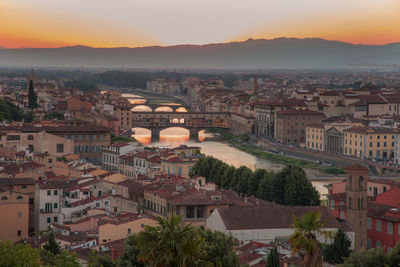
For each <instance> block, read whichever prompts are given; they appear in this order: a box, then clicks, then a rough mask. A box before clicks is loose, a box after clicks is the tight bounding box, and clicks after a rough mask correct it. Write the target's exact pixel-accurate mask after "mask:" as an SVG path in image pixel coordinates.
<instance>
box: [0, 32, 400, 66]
mask: <svg viewBox="0 0 400 267" xmlns="http://www.w3.org/2000/svg"><path fill="white" fill-rule="evenodd" d="M359 64H370V65H373V64H378V65H380V64H400V43H391V44H386V45H360V44H350V43H345V42H340V41H329V40H324V39H319V38H306V39H297V38H276V39H270V40H267V39H259V40H253V39H249V40H247V41H243V42H233V43H216V44H207V45H177V46H165V47H161V46H152V47H140V48H125V47H121V48H92V47H86V46H70V47H61V48H24V49H8V48H3V49H0V66H1V67H31V66H32V67H66V68H71V67H88V68H121V67H123V68H139V69H150V68H153V69H154V68H157V69H244V70H254V69H346V68H351V67H354V66H355V65H359Z"/></svg>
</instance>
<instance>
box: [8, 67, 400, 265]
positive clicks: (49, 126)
mask: <svg viewBox="0 0 400 267" xmlns="http://www.w3.org/2000/svg"><path fill="white" fill-rule="evenodd" d="M24 73H25V74H26V75H25V77H24V76H23V74H24ZM1 74H2V75H1V78H0V88H1V98H2V100H1V109H0V115H1V118H2V124H1V127H0V131H1V148H0V152H1V159H2V160H1V169H0V175H1V179H0V185H1V187H0V188H1V205H0V209H1V210H0V213H1V214H7V216H3V217H2V219H1V227H0V237H1V239H2V240H10V241H12V242H17V243H22V244H29V245H30V246H32V247H33V248H40V247H43V248H44V251H46V247H49V246H50V245H49V244H51V246H53V247H56V248H57V249H58V250H59V251H58V253H61V252H60V251H63V252H62V253H61V254H58V255H64V256H57V255H56V254H55V255H53V256H52V257H53V258H52V259H51V260H50V262H53V263H55V264H56V265H57V264H60V263H57V262H58V260H59V261H62V259H61V258H62V257H65V259H64V260H75V261H76V262H77V264H79V263H84V264H89V265H90V264H92V265H93V264H94V265H93V266H97V265H99V264H110V265H104V266H114V265H117V264H119V265H118V266H128V265H126V264H127V263H126V262H125V263H124V261H130V260H132V259H127V257H131V256H132V255H127V253H128V254H129V253H132V252H131V251H130V250H131V249H130V248H129V246H133V247H135V245H134V244H136V243H135V242H137V241H134V240H133V239H132V240H131V239H130V238H131V237H132V238H133V236H136V237H137V238H138V239H140V238H144V234H143V236H141V233H145V232H146V231H147V230H146V229H147V228H146V227H144V226H145V225H147V226H150V227H159V225H160V223H161V221H159V220H165V219H162V218H166V219H167V220H179V223H180V224H182V225H186V226H188V225H189V226H190V227H196V228H197V227H199V229H202V230H201V231H204V230H207V231H208V232H207V231H206V232H205V234H206V235H209V236H207V237H206V242H213V241H210V240H212V239H213V238H225V239H226V241H224V242H227V243H226V244H227V246H228V247H229V249H228V251H226V252H224V253H228V254H226V255H215V258H212V257H211V256H209V257H211V258H209V259H204V260H208V261H210V262H214V263H215V264H219V263H218V261H219V262H220V264H222V266H236V265H237V266H239V265H242V264H248V265H249V266H264V265H265V264H267V263H268V260H270V261H272V260H271V259H270V256H269V255H274V254H273V253H272V252H271V251H274V252H276V258H277V259H278V262H280V264H284V265H285V266H295V265H297V264H301V262H302V253H304V252H302V251H303V250H302V248H298V250H297V252H296V253H293V249H294V248H295V247H294V245H293V244H294V243H293V242H294V241H293V238H294V237H293V235H294V233H296V229H295V228H294V218H299V219H300V218H302V219H304V218H305V217H304V216H317V219H316V220H317V222H318V220H321V226H320V227H321V229H320V230H318V231H321V233H320V234H318V235H317V236H316V238H317V239H318V240H319V239H321V240H320V241H321V242H322V232H323V231H330V232H331V237H330V238H331V239H330V241H328V243H327V245H324V246H322V252H320V253H322V255H323V260H324V262H325V263H326V264H328V263H342V262H343V260H344V259H345V258H346V257H349V255H350V251H355V252H360V251H364V250H365V249H370V248H383V250H382V253H386V254H387V255H389V254H390V253H391V252H392V251H393V249H394V248H395V247H396V243H397V242H398V240H399V238H400V237H399V235H398V234H399V233H398V232H399V231H398V230H400V224H399V223H398V218H399V214H400V213H399V210H400V207H399V206H398V197H399V196H400V192H399V190H400V189H399V185H400V184H399V183H400V181H399V180H398V178H397V176H398V173H399V170H400V168H399V163H400V162H399V160H400V159H399V157H400V154H399V151H400V147H399V146H400V132H399V131H398V122H399V118H400V115H399V112H400V111H399V108H400V105H399V104H400V95H399V94H398V90H399V88H400V75H399V74H398V72H395V71H385V72H368V73H366V72H349V73H340V72H326V73H322V72H304V73H302V72H299V73H296V72H281V73H268V74H267V73H265V74H262V73H259V74H257V75H253V76H251V75H249V74H243V75H237V79H236V80H234V81H233V82H232V86H230V87H228V86H226V85H225V83H224V80H223V79H221V78H218V76H215V77H213V78H209V79H200V78H199V77H196V76H190V77H187V76H188V75H189V74H184V75H183V74H182V76H183V78H182V79H181V80H177V79H175V80H172V79H169V78H155V79H150V80H148V81H147V83H146V85H147V86H146V88H136V89H135V88H130V89H129V88H126V89H123V88H120V89H118V90H116V89H115V90H101V89H99V88H97V86H96V85H95V84H88V83H85V82H82V81H74V82H73V83H72V82H71V81H70V80H68V79H62V78H61V79H54V80H53V79H48V78H46V77H41V76H40V70H38V71H36V70H34V69H31V70H29V71H27V72H25V71H22V70H21V71H17V72H16V71H13V70H11V69H9V70H3V71H2V73H1ZM185 76H186V77H185ZM103 86H105V85H103ZM141 93H142V95H140V94H141ZM171 129H172V134H171V133H168V130H171ZM138 131H142V132H144V133H145V134H144V135H140V134H138ZM165 131H167V132H165ZM177 133H178V135H179V134H181V133H183V136H180V137H178V138H177V137H176V136H175V135H176V134H177ZM146 134H147V135H146ZM169 135H170V136H169ZM209 140H211V141H209ZM207 142H218V143H222V144H225V146H230V147H233V149H235V150H236V151H238V152H241V153H246V154H245V155H247V156H245V157H244V159H242V161H240V163H239V164H238V163H235V162H233V163H232V162H230V160H229V158H228V159H227V160H225V161H227V162H224V158H223V157H222V158H221V154H222V155H223V154H224V151H219V152H218V151H217V152H212V151H211V152H209V150H207V147H205V148H206V149H205V150H206V152H204V151H203V150H202V148H203V147H204V146H203V144H206V143H207ZM155 144H158V145H155ZM220 149H221V150H224V149H225V147H222V148H220ZM235 153H237V152H235ZM252 156H255V157H256V158H257V159H260V160H264V161H269V162H270V163H272V164H277V166H278V167H277V166H275V168H272V169H268V168H259V167H258V166H257V165H251V164H250V165H249V164H247V163H248V162H246V158H247V157H252ZM218 158H221V159H222V160H220V159H218ZM242 163H243V164H242ZM232 164H233V165H232ZM242 165H247V166H242ZM285 165H286V167H285ZM311 181H316V182H317V183H318V182H320V183H321V181H323V182H322V188H323V189H322V190H321V189H317V188H316V187H315V186H313V185H315V184H314V183H311ZM177 216H180V217H177ZM293 216H296V217H293ZM292 217H293V219H292ZM158 218H159V219H158ZM178 218H179V219H178ZM322 222H323V223H322ZM164 223H165V222H164ZM171 223H172V221H171ZM154 229H157V228H154ZM339 229H340V231H341V232H340V231H339ZM212 231H218V232H215V233H219V232H222V233H224V235H225V237H221V236H220V237H218V236H213V234H212ZM337 231H339V232H337ZM336 232H337V233H340V234H341V235H344V237H341V238H344V240H348V241H347V242H348V243H346V244H347V245H346V246H347V247H346V248H344V251H345V254H343V253H342V252H341V253H342V254H339V255H336V254H335V253H338V252H329V251H330V249H332V250H333V249H334V246H335V245H337V246H344V243H340V244H339V243H338V244H336V241H334V240H336V237H335V238H333V236H334V234H335V233H336ZM214 235H215V234H214ZM139 236H141V237H140V238H139ZM208 239H210V240H208ZM207 240H208V241H207ZM338 240H339V239H338ZM129 242H133V243H129ZM230 242H232V243H230ZM332 242H333V243H332ZM337 242H339V241H337ZM342 242H344V241H342ZM331 243H332V244H331ZM54 244H56V245H54ZM57 244H58V245H57ZM329 244H331V245H329ZM137 246H139V245H137ZM331 247H332V248H331ZM53 249H54V248H53ZM64 251H65V252H64ZM93 251H94V252H93ZM346 251H347V252H346ZM66 252H68V253H69V254H68V253H66ZM40 253H42V252H40ZM43 253H44V252H43ZM71 253H72V254H71ZM140 253H142V252H140ZM143 253H144V252H143ZM148 253H150V252H148ZM229 253H233V254H229ZM329 253H334V256H332V255H330V254H329ZM68 255H74V256H73V257H74V258H73V259H68V257H72V256H68ZM140 255H142V254H140ZM228 255H229V257H228ZM354 255H356V254H354ZM41 257H42V258H43V257H45V256H43V255H41ZM49 257H50V256H49ZM57 257H59V258H57ZM151 257H155V256H154V255H153V256H151ZM219 257H220V258H219ZM225 257H227V258H228V259H227V258H225ZM353 257H357V256H353ZM358 257H361V256H358ZM387 257H390V256H387ZM392 257H394V256H392ZM138 259H141V257H139V258H137V259H136V260H138ZM350 259H351V258H350ZM161 260H163V259H161ZM352 260H356V259H352ZM103 261H104V263H101V262H103ZM149 262H151V260H150V261H149ZM50 264H51V263H50ZM124 264H125V265H124ZM137 264H143V263H140V260H138V263H137ZM174 264H175V265H176V264H178V265H179V263H174ZM99 266H100V265H99ZM131 266H136V265H131ZM137 266H139V265H137ZM140 266H141V265H140ZM171 266H172V265H171ZM217 266H218V265H217Z"/></svg>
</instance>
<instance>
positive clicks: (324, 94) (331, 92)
mask: <svg viewBox="0 0 400 267" xmlns="http://www.w3.org/2000/svg"><path fill="white" fill-rule="evenodd" d="M320 95H321V96H338V95H340V93H339V92H338V91H325V92H323V93H321V94H320Z"/></svg>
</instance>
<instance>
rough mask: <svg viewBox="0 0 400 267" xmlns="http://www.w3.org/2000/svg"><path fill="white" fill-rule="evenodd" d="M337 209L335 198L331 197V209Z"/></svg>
mask: <svg viewBox="0 0 400 267" xmlns="http://www.w3.org/2000/svg"><path fill="white" fill-rule="evenodd" d="M334 209H335V200H333V199H331V210H334Z"/></svg>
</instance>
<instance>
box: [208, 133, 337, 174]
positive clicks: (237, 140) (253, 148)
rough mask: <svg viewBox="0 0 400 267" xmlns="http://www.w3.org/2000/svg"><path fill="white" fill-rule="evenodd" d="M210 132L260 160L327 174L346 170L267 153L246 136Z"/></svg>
mask: <svg viewBox="0 0 400 267" xmlns="http://www.w3.org/2000/svg"><path fill="white" fill-rule="evenodd" d="M210 132H213V133H217V134H219V135H220V137H221V140H222V141H225V142H227V143H229V144H230V145H232V146H234V147H235V148H237V149H239V150H241V151H244V152H246V153H249V154H251V155H253V156H256V157H258V158H262V159H266V160H269V161H272V162H276V163H281V164H285V165H288V164H293V165H298V166H300V167H302V168H305V169H313V170H319V171H322V172H324V173H327V174H335V175H337V174H344V173H345V171H344V169H343V168H340V167H334V166H323V165H321V164H319V163H317V162H314V161H310V160H304V159H298V158H293V157H289V156H285V155H282V154H278V153H272V152H267V151H265V149H263V148H261V147H259V146H257V145H255V144H252V143H250V140H249V138H248V137H247V136H246V135H244V136H237V135H234V134H231V133H227V132H224V131H221V130H219V129H212V130H211V131H210Z"/></svg>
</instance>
